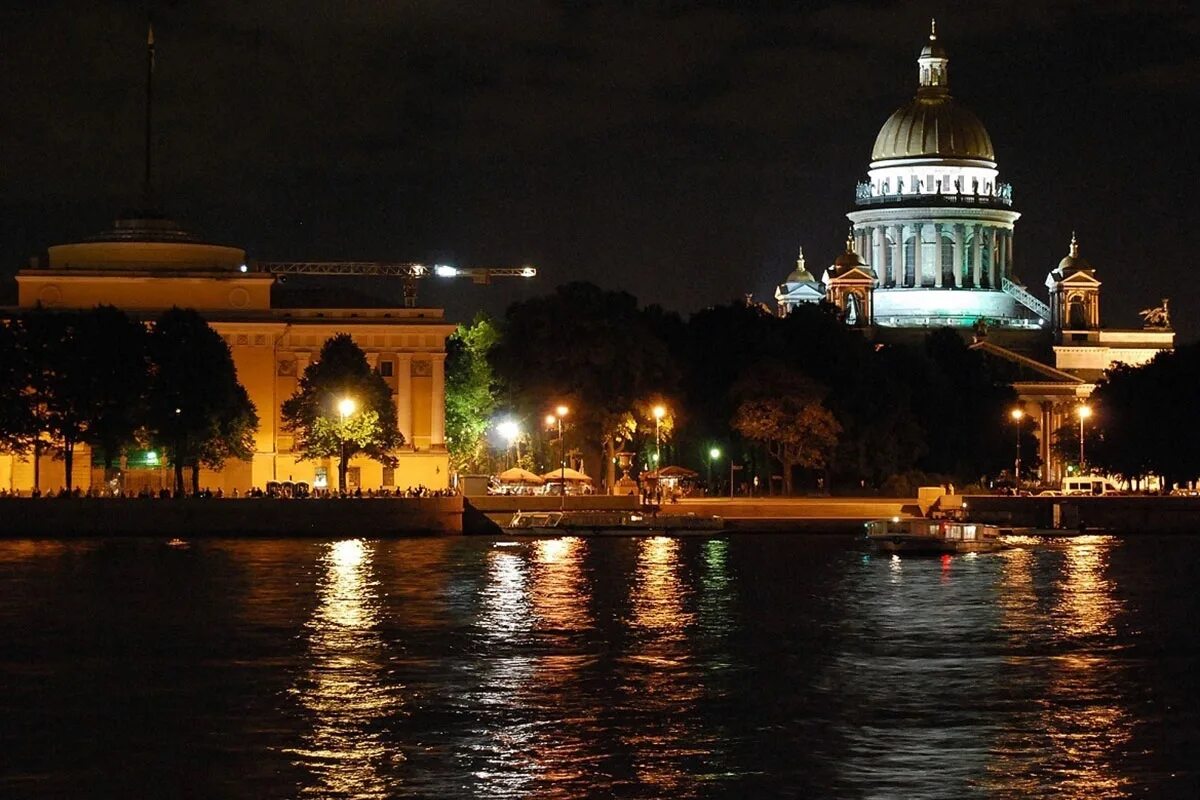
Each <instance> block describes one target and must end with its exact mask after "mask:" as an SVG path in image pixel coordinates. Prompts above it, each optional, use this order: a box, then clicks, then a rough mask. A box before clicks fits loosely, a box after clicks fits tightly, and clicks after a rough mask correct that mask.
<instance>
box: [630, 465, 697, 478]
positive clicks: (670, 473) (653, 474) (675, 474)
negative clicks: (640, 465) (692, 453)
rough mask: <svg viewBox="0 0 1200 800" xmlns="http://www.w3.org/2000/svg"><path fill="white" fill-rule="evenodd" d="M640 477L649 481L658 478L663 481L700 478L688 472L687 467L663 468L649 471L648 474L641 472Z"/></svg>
mask: <svg viewBox="0 0 1200 800" xmlns="http://www.w3.org/2000/svg"><path fill="white" fill-rule="evenodd" d="M642 477H643V478H648V479H650V480H653V479H655V478H660V477H661V478H662V479H663V480H666V479H667V478H676V479H679V478H698V477H700V473H699V472H694V471H693V470H690V469H688V468H687V467H673V466H672V467H663V468H662V469H661V470H651V471H650V472H643V473H642Z"/></svg>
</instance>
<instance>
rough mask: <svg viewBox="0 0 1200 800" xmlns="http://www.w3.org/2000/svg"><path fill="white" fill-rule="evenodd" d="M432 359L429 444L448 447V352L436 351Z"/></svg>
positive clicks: (442, 447) (434, 446)
mask: <svg viewBox="0 0 1200 800" xmlns="http://www.w3.org/2000/svg"><path fill="white" fill-rule="evenodd" d="M430 360H431V361H432V366H433V380H432V381H431V382H430V388H429V392H430V406H429V446H430V447H432V448H434V449H435V450H436V449H439V448H440V449H444V448H445V447H446V354H445V353H434V354H433V357H432V358H431V359H430Z"/></svg>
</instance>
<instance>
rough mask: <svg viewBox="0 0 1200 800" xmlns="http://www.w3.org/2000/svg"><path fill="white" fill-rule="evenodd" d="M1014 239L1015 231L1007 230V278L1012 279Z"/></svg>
mask: <svg viewBox="0 0 1200 800" xmlns="http://www.w3.org/2000/svg"><path fill="white" fill-rule="evenodd" d="M1016 239H1017V237H1016V231H1009V232H1008V247H1007V248H1006V250H1005V252H1007V253H1008V278H1009V280H1012V276H1013V242H1015V241H1016Z"/></svg>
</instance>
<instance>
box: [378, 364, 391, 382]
mask: <svg viewBox="0 0 1200 800" xmlns="http://www.w3.org/2000/svg"><path fill="white" fill-rule="evenodd" d="M379 374H380V375H382V376H383V377H385V378H390V377H392V362H391V361H380V362H379Z"/></svg>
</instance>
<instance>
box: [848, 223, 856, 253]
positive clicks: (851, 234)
mask: <svg viewBox="0 0 1200 800" xmlns="http://www.w3.org/2000/svg"><path fill="white" fill-rule="evenodd" d="M846 252H847V253H857V251H855V249H854V228H853V226H852V227H851V228H850V231H849V232H848V233H847V234H846Z"/></svg>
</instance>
